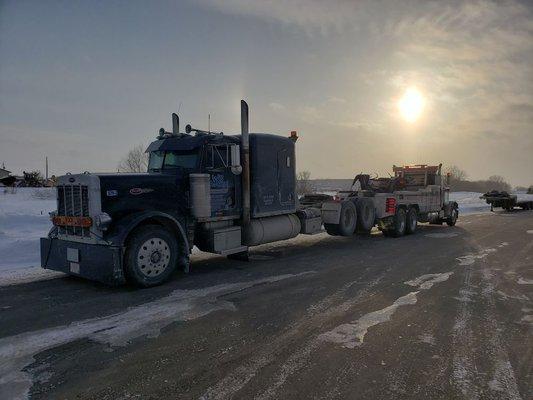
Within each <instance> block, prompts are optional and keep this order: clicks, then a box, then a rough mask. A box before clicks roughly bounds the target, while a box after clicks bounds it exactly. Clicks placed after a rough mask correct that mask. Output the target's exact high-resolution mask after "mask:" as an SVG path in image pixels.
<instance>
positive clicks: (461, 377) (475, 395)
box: [452, 242, 527, 400]
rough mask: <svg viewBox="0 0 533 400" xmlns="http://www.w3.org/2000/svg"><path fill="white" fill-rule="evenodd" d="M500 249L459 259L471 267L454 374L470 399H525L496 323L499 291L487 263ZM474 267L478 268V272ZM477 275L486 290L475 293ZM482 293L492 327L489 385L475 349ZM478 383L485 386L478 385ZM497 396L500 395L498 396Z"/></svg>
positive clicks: (463, 299)
mask: <svg viewBox="0 0 533 400" xmlns="http://www.w3.org/2000/svg"><path fill="white" fill-rule="evenodd" d="M507 245H508V243H506V242H503V243H502V244H500V245H498V246H497V248H502V247H505V246H507ZM526 247H527V246H526ZM497 248H484V249H480V250H479V251H478V252H477V253H472V254H468V255H466V256H463V257H459V258H457V260H458V261H459V265H462V266H467V268H466V272H465V279H464V281H463V287H462V288H461V289H460V296H459V297H457V298H456V299H457V300H459V301H460V305H459V310H458V313H457V316H456V320H455V324H454V327H453V330H452V334H453V344H454V349H455V354H454V358H453V372H452V373H453V378H454V383H455V384H456V386H457V388H458V389H459V390H460V392H461V393H462V394H463V395H464V396H465V397H467V398H469V399H479V398H487V395H489V393H490V392H492V394H490V395H489V397H492V396H496V398H498V399H508V400H521V399H522V397H521V396H520V392H519V390H518V385H517V383H516V378H515V375H514V371H513V368H512V365H511V363H510V361H509V357H508V354H507V352H506V351H505V348H504V346H503V345H502V343H503V342H502V340H501V338H500V335H499V333H498V332H499V331H500V329H499V326H498V322H497V319H496V313H495V302H494V293H495V287H494V284H493V282H492V279H493V277H494V275H493V273H492V272H491V270H490V266H489V260H488V259H487V257H488V256H489V255H490V254H493V253H496V252H497V251H498V250H497ZM509 261H511V260H506V264H507V263H509ZM474 264H476V265H475V267H478V268H476V269H474ZM510 264H513V262H512V261H511V262H510ZM479 267H480V268H479ZM474 271H479V272H480V275H481V284H482V286H481V288H480V290H478V291H475V290H474V289H475V287H474V286H473V285H472V284H471V279H472V274H473V272H474ZM478 293H479V294H480V299H482V300H483V302H484V305H485V307H484V316H485V318H484V320H485V321H486V323H487V324H488V327H486V329H484V332H486V333H487V334H489V335H490V336H489V340H488V342H487V343H484V344H485V345H486V346H487V348H486V350H485V353H486V354H487V355H488V356H489V357H490V360H491V362H492V366H493V370H492V379H491V380H490V381H487V379H486V373H485V372H482V371H479V370H478V366H477V365H476V364H475V362H474V357H475V356H476V353H478V352H479V349H476V348H474V336H473V330H472V327H471V324H472V321H471V319H472V303H473V302H474V299H473V298H472V295H476V294H478ZM476 381H478V382H480V383H481V384H482V385H480V384H476ZM494 392H497V394H496V393H494Z"/></svg>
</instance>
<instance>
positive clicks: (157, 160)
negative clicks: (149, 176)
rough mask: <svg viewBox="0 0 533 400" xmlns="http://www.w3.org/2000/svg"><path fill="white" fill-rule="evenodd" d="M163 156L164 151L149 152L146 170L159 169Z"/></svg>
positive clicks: (161, 165)
mask: <svg viewBox="0 0 533 400" xmlns="http://www.w3.org/2000/svg"><path fill="white" fill-rule="evenodd" d="M164 158H165V152H164V151H152V152H150V160H149V161H148V171H153V170H160V169H161V168H162V167H163V160H164Z"/></svg>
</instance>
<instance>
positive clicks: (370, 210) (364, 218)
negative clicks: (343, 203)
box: [355, 198, 376, 234]
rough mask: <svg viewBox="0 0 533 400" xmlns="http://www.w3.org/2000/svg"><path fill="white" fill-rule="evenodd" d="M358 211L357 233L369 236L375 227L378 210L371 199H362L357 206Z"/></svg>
mask: <svg viewBox="0 0 533 400" xmlns="http://www.w3.org/2000/svg"><path fill="white" fill-rule="evenodd" d="M355 207H356V209H357V233H362V234H369V233H370V231H371V230H372V228H373V227H374V221H375V219H376V210H375V209H374V203H373V202H372V200H370V199H366V198H361V199H358V200H357V203H356V205H355Z"/></svg>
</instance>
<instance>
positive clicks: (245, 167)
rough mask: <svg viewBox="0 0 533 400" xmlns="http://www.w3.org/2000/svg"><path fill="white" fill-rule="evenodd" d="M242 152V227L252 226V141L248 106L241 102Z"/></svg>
mask: <svg viewBox="0 0 533 400" xmlns="http://www.w3.org/2000/svg"><path fill="white" fill-rule="evenodd" d="M241 144H242V146H241V151H242V157H241V158H242V160H241V163H242V225H243V226H244V227H246V226H247V225H249V224H250V139H249V132H248V104H246V102H245V101H244V100H241Z"/></svg>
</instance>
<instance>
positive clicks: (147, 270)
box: [124, 225, 179, 287]
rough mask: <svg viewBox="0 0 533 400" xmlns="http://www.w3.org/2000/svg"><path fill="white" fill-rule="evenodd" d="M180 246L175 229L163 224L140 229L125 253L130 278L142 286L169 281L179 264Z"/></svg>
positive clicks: (130, 241) (127, 273)
mask: <svg viewBox="0 0 533 400" xmlns="http://www.w3.org/2000/svg"><path fill="white" fill-rule="evenodd" d="M178 253H179V246H178V241H177V240H176V238H175V236H174V235H173V234H172V232H170V231H168V230H167V229H165V228H164V227H162V226H159V225H146V226H142V227H140V228H138V229H136V230H135V231H134V232H133V234H132V236H131V238H130V240H129V242H128V246H127V250H126V254H125V257H124V258H125V273H126V277H127V278H128V281H129V282H130V283H133V284H134V285H137V286H141V287H150V286H157V285H160V284H162V283H163V282H165V281H166V280H167V279H168V278H169V277H170V275H171V274H172V272H174V270H175V269H176V265H177V263H178Z"/></svg>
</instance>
